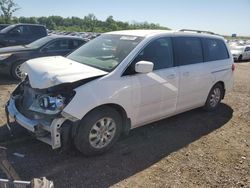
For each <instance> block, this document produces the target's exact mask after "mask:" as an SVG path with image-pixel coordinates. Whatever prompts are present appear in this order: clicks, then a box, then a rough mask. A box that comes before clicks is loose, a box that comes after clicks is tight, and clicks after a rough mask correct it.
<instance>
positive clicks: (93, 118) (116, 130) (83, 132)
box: [74, 107, 122, 156]
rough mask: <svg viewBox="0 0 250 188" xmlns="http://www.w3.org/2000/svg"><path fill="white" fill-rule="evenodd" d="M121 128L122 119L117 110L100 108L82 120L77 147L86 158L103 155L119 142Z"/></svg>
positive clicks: (76, 137) (75, 141)
mask: <svg viewBox="0 0 250 188" xmlns="http://www.w3.org/2000/svg"><path fill="white" fill-rule="evenodd" d="M121 128H122V118H121V116H120V114H119V113H118V112H117V111H116V110H115V109H113V108H111V107H102V108H98V109H96V110H93V111H91V112H90V113H89V114H87V115H86V116H85V117H84V118H83V119H82V120H81V123H80V124H79V127H78V131H77V134H76V136H75V138H74V143H75V146H76V148H77V149H78V150H79V151H80V152H81V153H83V154H84V155H86V156H93V155H99V154H102V153H104V152H106V151H107V150H109V149H110V148H111V147H112V146H113V145H114V143H115V142H116V141H117V140H118V138H119V136H120V134H121V130H122V129H121Z"/></svg>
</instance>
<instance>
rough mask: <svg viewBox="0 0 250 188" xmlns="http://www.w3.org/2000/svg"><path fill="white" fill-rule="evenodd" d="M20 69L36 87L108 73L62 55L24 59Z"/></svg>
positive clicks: (70, 81)
mask: <svg viewBox="0 0 250 188" xmlns="http://www.w3.org/2000/svg"><path fill="white" fill-rule="evenodd" d="M21 69H22V71H23V72H25V73H27V74H28V77H29V81H30V85H31V87H32V88H37V89H45V88H49V87H52V86H56V85H59V84H62V83H72V82H76V81H78V80H83V79H86V78H91V77H95V76H102V75H106V74H108V73H107V72H105V71H102V70H100V69H96V68H93V67H90V66H87V65H84V64H81V63H78V62H76V61H73V60H70V59H68V58H65V57H62V56H54V57H43V58H36V59H32V60H29V61H26V62H25V63H24V64H23V65H22V66H21Z"/></svg>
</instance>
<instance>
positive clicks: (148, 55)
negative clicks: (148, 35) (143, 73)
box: [125, 37, 174, 75]
mask: <svg viewBox="0 0 250 188" xmlns="http://www.w3.org/2000/svg"><path fill="white" fill-rule="evenodd" d="M139 61H150V62H152V63H154V70H160V69H166V68H170V67H173V65H174V64H173V49H172V40H171V38H170V37H165V38H160V39H157V40H155V41H153V42H151V43H150V44H149V45H147V46H146V47H145V48H144V49H143V50H142V51H141V52H140V53H139V55H138V56H137V57H136V58H135V59H134V61H133V62H132V64H131V66H129V68H128V70H126V71H125V75H129V74H130V75H131V74H135V70H134V66H135V64H136V63H137V62H139Z"/></svg>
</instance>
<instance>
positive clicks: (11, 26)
mask: <svg viewBox="0 0 250 188" xmlns="http://www.w3.org/2000/svg"><path fill="white" fill-rule="evenodd" d="M15 26H16V25H9V26H8V27H5V28H3V29H2V30H1V31H0V33H8V32H9V31H10V30H11V29H13V28H14V27H15Z"/></svg>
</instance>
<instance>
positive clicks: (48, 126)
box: [5, 97, 66, 149]
mask: <svg viewBox="0 0 250 188" xmlns="http://www.w3.org/2000/svg"><path fill="white" fill-rule="evenodd" d="M5 111H6V116H7V120H8V119H9V117H10V118H11V119H13V120H14V121H15V122H17V123H18V124H19V125H21V126H22V127H24V128H25V129H27V130H28V131H30V132H32V133H34V134H35V135H36V138H37V139H38V140H41V141H43V142H45V143H47V144H49V145H51V146H52V148H53V149H56V148H59V147H61V138H60V130H59V129H60V127H61V125H62V124H63V123H64V121H65V120H66V119H65V118H55V119H53V120H52V121H51V122H49V121H43V120H36V119H34V120H33V119H29V118H27V117H25V116H24V115H23V114H22V113H21V112H19V111H18V109H17V107H16V103H15V98H14V97H11V98H10V100H9V101H8V103H7V104H6V107H5ZM41 132H42V133H43V134H42V135H43V136H39V135H41ZM44 133H45V134H44Z"/></svg>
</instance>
